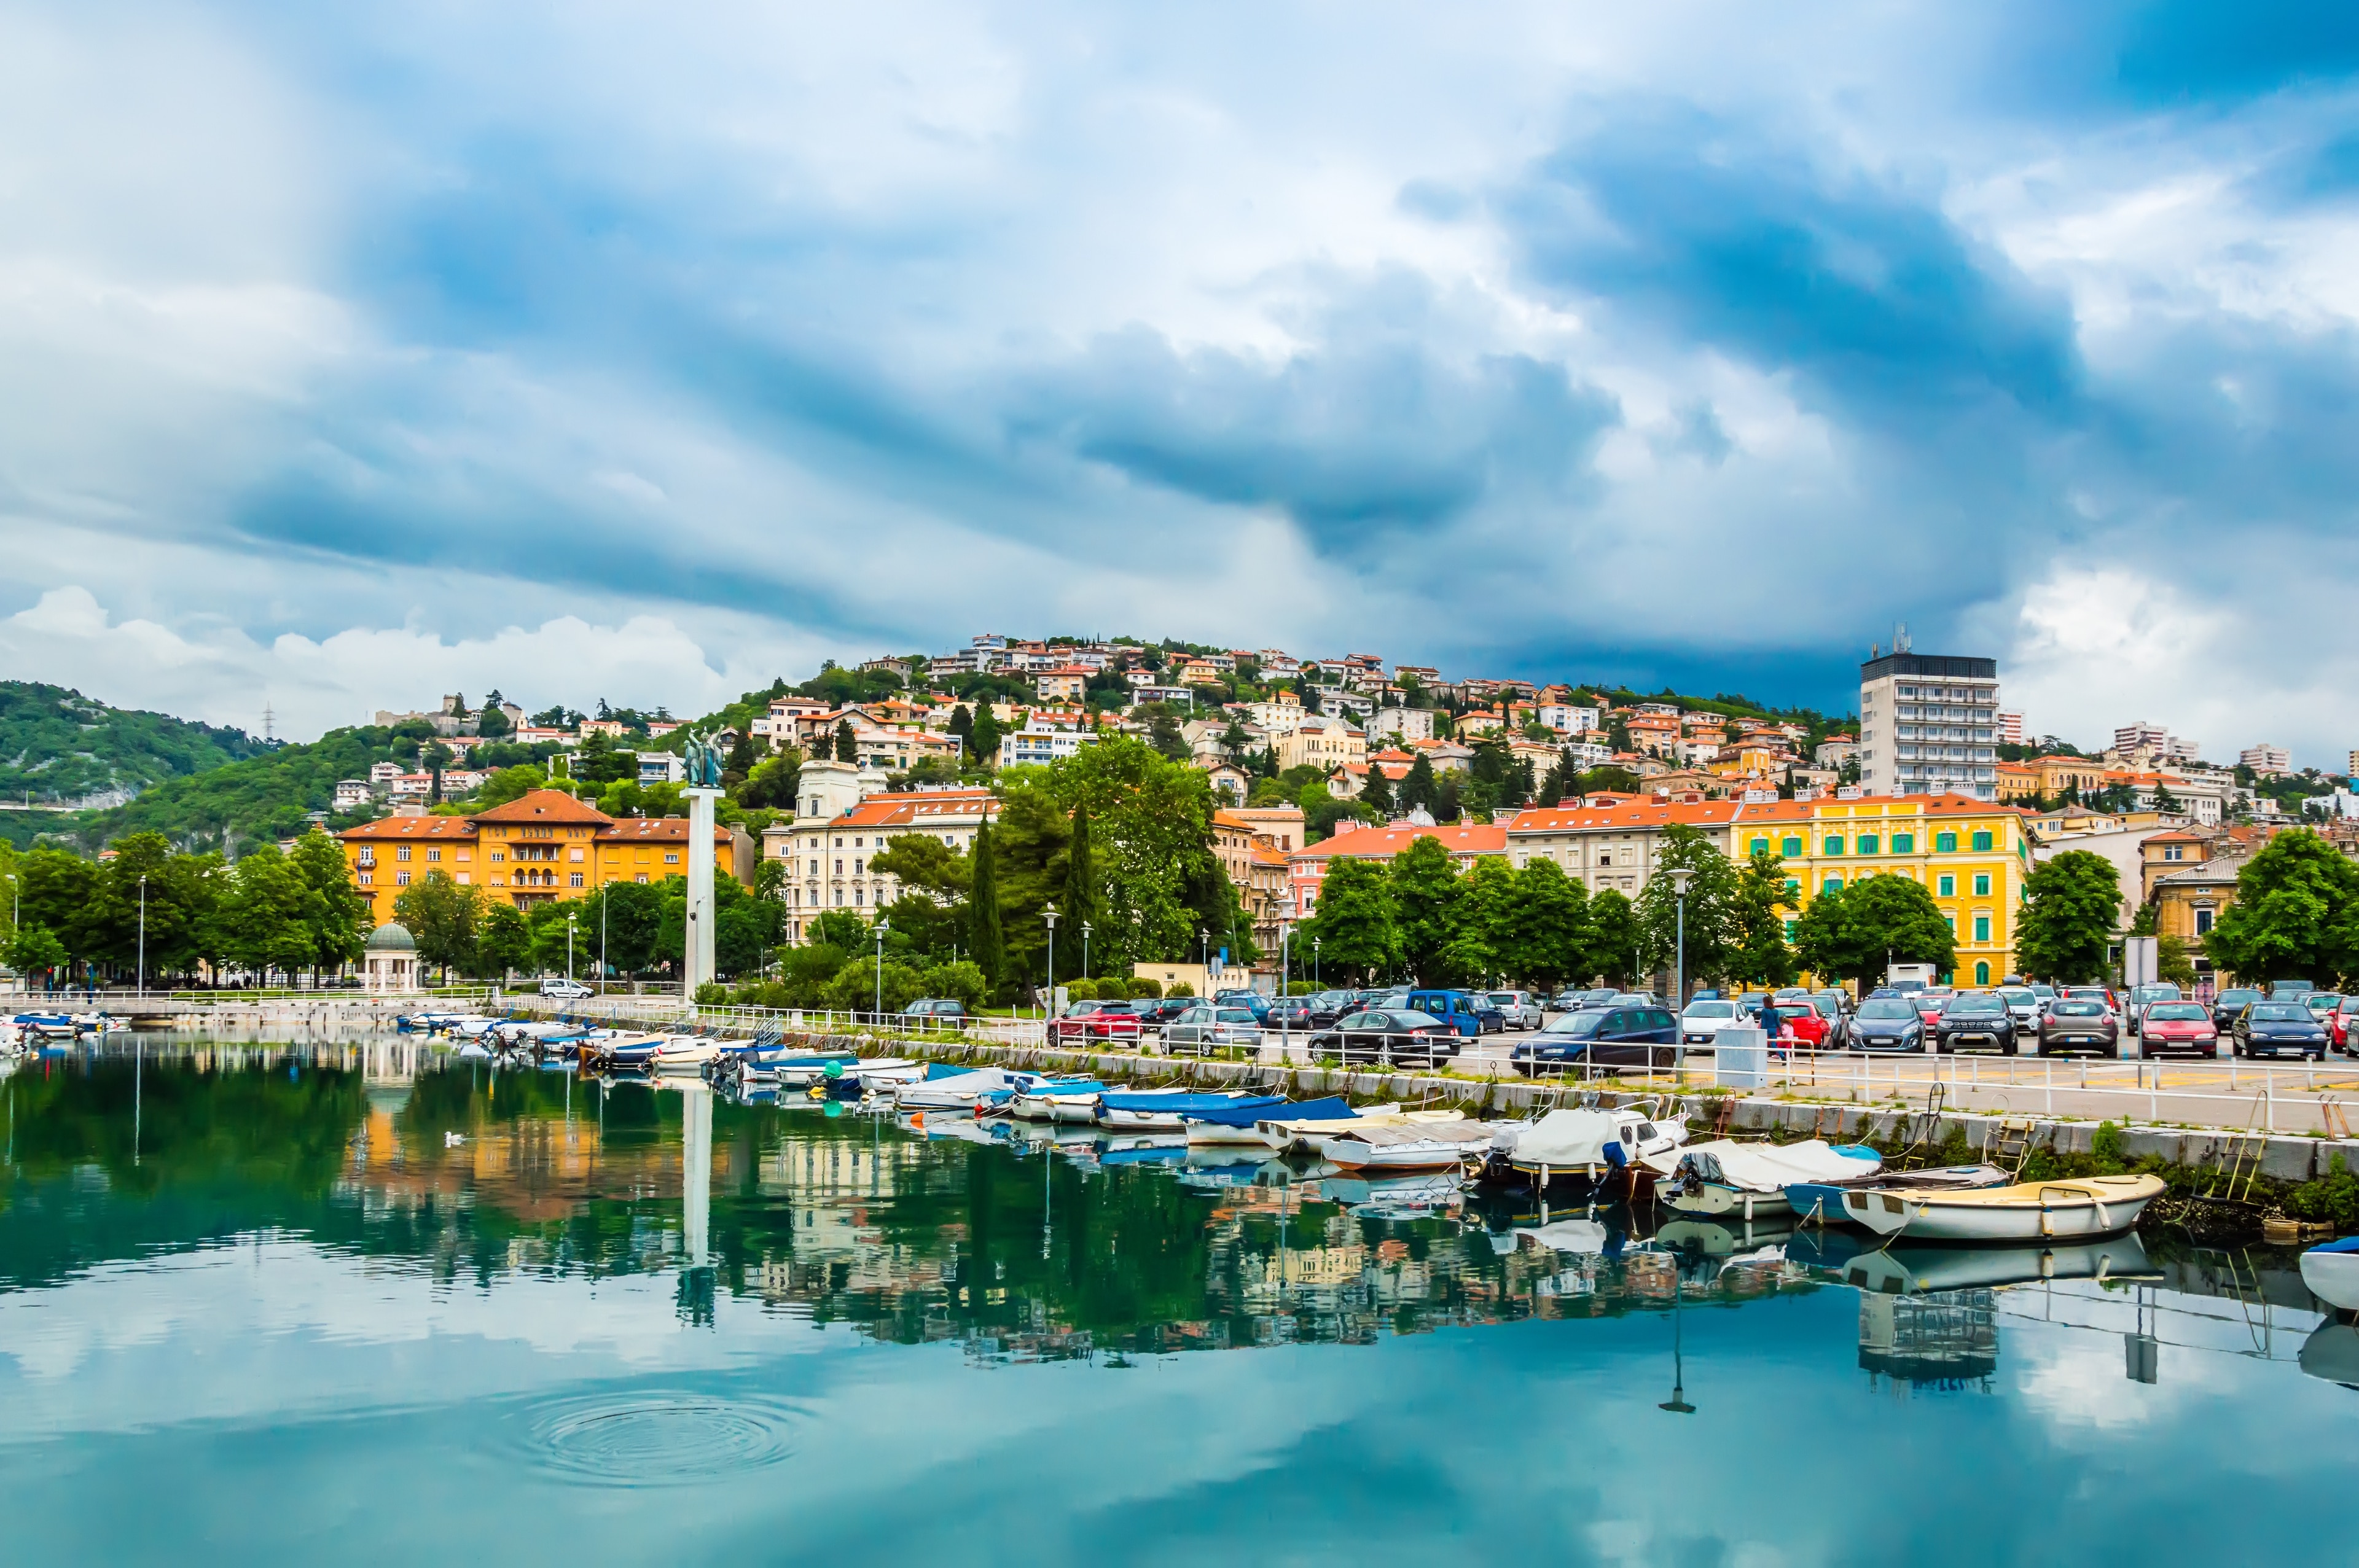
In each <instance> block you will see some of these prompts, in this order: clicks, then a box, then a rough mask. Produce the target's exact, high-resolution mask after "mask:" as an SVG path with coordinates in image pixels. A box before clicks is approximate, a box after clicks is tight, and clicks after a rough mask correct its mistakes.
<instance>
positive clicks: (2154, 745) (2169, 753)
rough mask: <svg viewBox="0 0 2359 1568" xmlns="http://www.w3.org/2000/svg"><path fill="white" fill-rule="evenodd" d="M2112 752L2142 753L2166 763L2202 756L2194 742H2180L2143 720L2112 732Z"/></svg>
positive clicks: (2158, 727)
mask: <svg viewBox="0 0 2359 1568" xmlns="http://www.w3.org/2000/svg"><path fill="white" fill-rule="evenodd" d="M2114 751H2116V752H2137V751H2144V752H2148V753H2149V754H2151V755H2152V756H2154V757H2155V758H2156V759H2157V760H2158V761H2161V762H2195V761H2197V760H2198V759H2199V758H2200V757H2201V755H2202V749H2201V747H2199V746H2197V745H2196V743H2195V742H2194V741H2182V740H2180V738H2179V737H2178V736H2176V735H2174V734H2172V733H2171V732H2170V731H2169V730H2165V729H2164V728H2163V727H2162V726H2161V725H2159V724H2149V723H2147V721H2146V720H2145V719H2139V720H2138V721H2137V722H2136V723H2135V724H2125V725H2123V726H2122V727H2121V728H2120V729H2118V730H2114Z"/></svg>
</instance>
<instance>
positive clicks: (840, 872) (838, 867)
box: [835, 860, 843, 877]
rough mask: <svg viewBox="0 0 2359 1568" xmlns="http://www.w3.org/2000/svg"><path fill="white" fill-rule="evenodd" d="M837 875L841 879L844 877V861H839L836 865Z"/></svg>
mask: <svg viewBox="0 0 2359 1568" xmlns="http://www.w3.org/2000/svg"><path fill="white" fill-rule="evenodd" d="M835 874H836V875H837V876H839V877H840V876H842V875H843V861H842V860H838V861H837V862H836V863H835Z"/></svg>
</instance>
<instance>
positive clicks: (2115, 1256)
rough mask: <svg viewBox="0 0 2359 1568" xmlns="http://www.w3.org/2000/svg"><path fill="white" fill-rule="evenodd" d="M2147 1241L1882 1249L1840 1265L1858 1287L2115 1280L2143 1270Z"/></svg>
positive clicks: (1906, 1289) (1931, 1288)
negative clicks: (2054, 1245)
mask: <svg viewBox="0 0 2359 1568" xmlns="http://www.w3.org/2000/svg"><path fill="white" fill-rule="evenodd" d="M2152 1271H2153V1267H2152V1265H2151V1264H2149V1263H2148V1262H2147V1256H2146V1244H2145V1243H2144V1242H2142V1241H2140V1240H2139V1239H2138V1238H2137V1236H2136V1233H2132V1234H2130V1235H2126V1236H2116V1237H2112V1238H2107V1239H2105V1240H2103V1241H2078V1242H2072V1243H2069V1244H2067V1245H2064V1246H2060V1247H1911V1246H1908V1245H1905V1244H1904V1245H1897V1246H1892V1247H1886V1248H1885V1249H1883V1250H1882V1251H1880V1252H1864V1253H1862V1254H1860V1255H1859V1256H1858V1257H1856V1258H1854V1259H1853V1260H1851V1261H1850V1262H1849V1263H1847V1264H1845V1265H1844V1266H1843V1281H1844V1282H1845V1283H1846V1284H1851V1285H1855V1286H1857V1287H1858V1288H1859V1289H1861V1290H1863V1291H1882V1292H1887V1293H1891V1292H1923V1291H1962V1290H1967V1289H1970V1288H1973V1287H1976V1286H1988V1285H2021V1284H2028V1283H2030V1282H2031V1281H2036V1280H2115V1279H2121V1278H2124V1277H2125V1276H2129V1275H2141V1274H2147V1273H2150V1272H2152Z"/></svg>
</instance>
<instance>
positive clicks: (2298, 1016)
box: [2232, 1001, 2326, 1062]
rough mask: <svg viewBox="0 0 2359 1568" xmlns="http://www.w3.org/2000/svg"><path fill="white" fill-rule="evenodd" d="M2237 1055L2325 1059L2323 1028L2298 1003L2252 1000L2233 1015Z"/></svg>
mask: <svg viewBox="0 0 2359 1568" xmlns="http://www.w3.org/2000/svg"><path fill="white" fill-rule="evenodd" d="M2232 1033H2233V1037H2234V1040H2235V1043H2236V1054H2237V1055H2239V1056H2285V1055H2293V1056H2307V1057H2309V1058H2310V1060H2311V1061H2313V1062H2318V1061H2323V1060H2324V1059H2325V1057H2326V1025H2324V1024H2323V1023H2321V1022H2319V1021H2318V1020H2317V1019H2316V1018H2314V1017H2312V1016H2311V1015H2310V1009H2309V1008H2307V1007H2305V1006H2303V1005H2302V1004H2301V1003H2300V1002H2299V1001H2256V1002H2254V1003H2253V1004H2252V1005H2251V1006H2249V1007H2247V1008H2245V1011H2242V1012H2240V1013H2238V1014H2237V1015H2236V1022H2235V1023H2234V1026H2233V1030H2232Z"/></svg>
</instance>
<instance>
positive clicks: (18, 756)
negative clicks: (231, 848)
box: [0, 680, 265, 806]
mask: <svg viewBox="0 0 2359 1568" xmlns="http://www.w3.org/2000/svg"><path fill="white" fill-rule="evenodd" d="M264 750H265V747H264V744H263V742H262V741H257V740H255V738H254V737H253V736H251V735H248V734H247V733H245V731H244V730H224V729H221V728H219V727H217V726H214V725H211V724H192V723H190V721H189V720H187V719H174V718H172V717H171V716H170V715H169V714H164V713H145V712H139V711H136V710H135V709H131V708H110V707H108V706H107V705H106V704H105V703H103V702H99V701H96V700H94V699H93V698H91V697H84V696H83V695H82V693H80V692H78V691H70V690H68V689H66V688H65V687H57V686H42V685H39V684H38V683H36V682H31V681H13V680H12V681H0V802H5V801H23V800H24V799H26V797H27V795H29V796H30V797H31V800H32V803H33V804H34V805H36V806H41V805H52V804H65V805H79V804H81V803H83V802H85V801H90V800H92V797H97V798H99V799H102V800H103V799H105V798H107V797H109V796H112V797H114V799H117V800H120V799H123V798H125V797H128V796H131V795H136V794H138V793H139V792H140V791H142V790H144V789H147V788H148V787H149V786H151V785H154V784H160V783H162V782H163V781H164V780H166V779H172V778H185V777H188V776H189V775H190V774H194V773H205V772H208V771H210V770H212V769H214V768H218V767H221V766H222V765H223V764H224V763H228V762H237V761H239V760H241V759H243V758H247V757H252V756H255V755H257V754H258V753H260V752H263V751H264Z"/></svg>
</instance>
